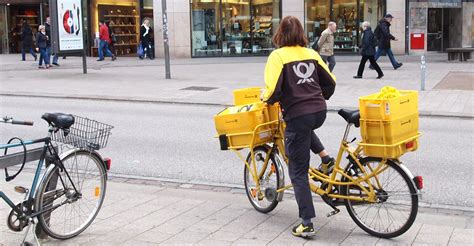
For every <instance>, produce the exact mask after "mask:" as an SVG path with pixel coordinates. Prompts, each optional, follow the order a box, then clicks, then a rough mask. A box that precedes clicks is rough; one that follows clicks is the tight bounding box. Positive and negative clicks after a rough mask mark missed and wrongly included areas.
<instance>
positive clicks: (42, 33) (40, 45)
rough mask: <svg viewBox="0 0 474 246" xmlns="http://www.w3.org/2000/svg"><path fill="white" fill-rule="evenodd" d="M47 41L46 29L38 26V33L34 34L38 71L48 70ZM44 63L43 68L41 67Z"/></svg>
mask: <svg viewBox="0 0 474 246" xmlns="http://www.w3.org/2000/svg"><path fill="white" fill-rule="evenodd" d="M48 40H49V37H48V36H47V35H46V27H45V26H44V25H40V26H39V27H38V32H37V33H36V46H37V47H36V50H37V51H38V52H39V53H40V57H39V66H38V68H39V69H44V68H50V67H51V65H50V64H49V54H48ZM43 62H44V65H45V66H44V67H43Z"/></svg>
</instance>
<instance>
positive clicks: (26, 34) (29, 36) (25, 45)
mask: <svg viewBox="0 0 474 246" xmlns="http://www.w3.org/2000/svg"><path fill="white" fill-rule="evenodd" d="M20 38H21V41H22V44H21V60H22V61H25V60H26V57H25V53H26V52H27V51H28V52H30V54H31V55H32V56H33V57H34V58H35V61H36V60H37V59H38V56H37V55H36V53H35V51H34V50H33V31H32V30H31V27H30V25H28V22H27V21H26V20H24V21H23V27H22V29H21V37H20Z"/></svg>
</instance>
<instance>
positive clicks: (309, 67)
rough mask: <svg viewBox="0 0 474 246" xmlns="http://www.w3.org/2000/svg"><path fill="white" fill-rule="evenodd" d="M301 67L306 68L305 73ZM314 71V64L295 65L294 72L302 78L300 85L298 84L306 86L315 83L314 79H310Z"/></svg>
mask: <svg viewBox="0 0 474 246" xmlns="http://www.w3.org/2000/svg"><path fill="white" fill-rule="evenodd" d="M301 67H304V68H305V69H304V73H303V71H301ZM314 70H315V67H314V63H309V65H308V64H306V63H304V62H300V63H298V65H293V71H294V72H295V74H296V76H298V77H299V78H300V80H298V83H296V84H297V85H299V84H304V83H307V82H314V79H313V78H310V77H311V75H313V73H314Z"/></svg>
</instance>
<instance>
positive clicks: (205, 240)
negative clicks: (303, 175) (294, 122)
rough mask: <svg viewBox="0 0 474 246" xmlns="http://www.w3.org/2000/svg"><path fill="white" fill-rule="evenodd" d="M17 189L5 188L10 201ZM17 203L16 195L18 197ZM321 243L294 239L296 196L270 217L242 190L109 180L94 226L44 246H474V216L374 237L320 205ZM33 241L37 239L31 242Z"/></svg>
mask: <svg viewBox="0 0 474 246" xmlns="http://www.w3.org/2000/svg"><path fill="white" fill-rule="evenodd" d="M25 176H28V175H24V176H23V178H20V179H21V180H20V181H14V183H8V184H6V183H5V182H3V183H0V184H1V185H2V186H1V187H2V190H3V191H5V192H7V193H8V194H12V192H13V185H17V184H18V183H22V181H27V180H28V178H27V177H25ZM15 197H16V198H18V199H19V197H18V196H15ZM315 205H316V211H317V218H316V219H315V220H314V224H315V229H316V230H317V234H316V236H315V237H314V238H313V239H312V240H305V239H301V238H295V237H293V236H292V235H291V234H290V231H289V230H290V228H291V227H292V226H293V225H294V224H296V223H297V222H298V219H297V207H296V202H295V201H294V198H293V196H292V195H291V193H290V194H289V193H287V194H285V197H284V200H283V202H281V203H280V204H279V205H278V206H277V208H276V209H275V210H274V211H273V212H270V213H268V214H261V213H259V212H257V211H256V210H254V209H253V208H252V206H251V205H250V204H249V202H248V200H247V197H246V195H245V194H244V191H243V190H242V189H235V188H228V187H218V186H206V185H191V184H180V183H171V182H164V181H159V180H144V179H128V178H111V179H110V180H109V182H108V190H107V195H106V200H105V203H104V206H103V208H102V209H101V211H100V213H99V215H98V217H97V219H96V220H95V222H94V223H93V224H92V225H91V226H90V227H89V228H88V229H87V230H86V231H85V232H83V233H82V234H80V235H79V236H78V237H76V238H73V239H70V240H66V241H57V240H52V239H48V240H42V242H41V243H42V244H44V245H157V244H160V245H330V244H341V245H473V244H474V236H473V235H474V225H473V221H472V219H473V216H474V215H473V213H472V212H466V211H465V212H463V211H454V210H433V209H425V208H421V209H420V211H419V214H418V217H417V219H416V221H415V224H414V225H413V226H412V228H411V229H410V230H409V231H408V232H406V233H405V234H403V235H402V236H400V237H397V238H395V239H390V240H387V239H379V238H375V237H372V236H369V235H368V234H367V233H365V232H364V231H362V230H361V229H359V228H358V227H357V226H356V224H355V223H354V222H353V221H352V220H351V218H350V216H349V215H348V214H347V212H346V211H345V209H344V208H343V211H341V213H339V214H338V215H335V216H333V217H331V218H327V217H326V216H325V214H326V213H327V212H329V211H330V208H329V207H327V206H326V205H325V204H323V203H322V202H321V201H320V199H319V198H315ZM8 211H9V210H8V209H7V208H6V206H5V205H4V204H3V203H1V205H0V221H2V224H0V245H18V244H19V242H20V240H21V236H22V234H19V233H13V232H10V231H9V230H8V228H7V227H6V225H5V224H3V222H4V221H5V220H6V216H7V214H8ZM29 239H30V240H32V237H31V235H30V238H29Z"/></svg>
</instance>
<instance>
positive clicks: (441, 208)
mask: <svg viewBox="0 0 474 246" xmlns="http://www.w3.org/2000/svg"><path fill="white" fill-rule="evenodd" d="M108 179H109V181H110V182H121V183H130V184H140V185H161V186H165V187H173V188H177V189H196V190H207V191H214V192H232V193H239V194H240V193H241V194H245V187H244V186H243V185H237V184H228V183H214V182H202V181H192V180H183V179H170V178H156V177H146V176H136V175H126V174H114V173H109V174H108ZM285 194H287V195H288V194H290V195H291V197H290V199H293V194H294V193H293V190H288V191H285ZM313 196H314V195H313ZM287 198H288V197H287ZM315 202H320V203H323V202H322V201H320V200H316V201H315ZM419 210H421V212H428V213H442V214H447V215H456V216H470V217H474V207H462V206H455V205H442V204H430V203H423V202H420V203H419Z"/></svg>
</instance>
